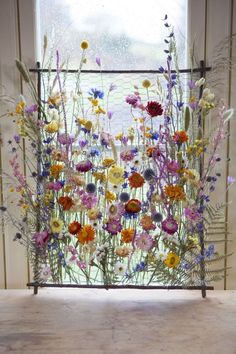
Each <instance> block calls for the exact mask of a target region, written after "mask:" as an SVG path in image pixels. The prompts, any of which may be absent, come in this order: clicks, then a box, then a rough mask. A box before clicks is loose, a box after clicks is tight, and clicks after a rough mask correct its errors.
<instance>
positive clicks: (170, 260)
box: [164, 252, 180, 268]
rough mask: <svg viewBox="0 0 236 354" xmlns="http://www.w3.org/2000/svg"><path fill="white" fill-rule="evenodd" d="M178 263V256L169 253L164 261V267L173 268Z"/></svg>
mask: <svg viewBox="0 0 236 354" xmlns="http://www.w3.org/2000/svg"><path fill="white" fill-rule="evenodd" d="M179 262H180V258H179V256H177V254H176V253H173V252H169V253H168V254H167V257H166V259H165V260H164V263H165V265H166V266H167V267H168V268H175V267H176V266H177V265H178V264H179Z"/></svg>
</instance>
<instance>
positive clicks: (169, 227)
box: [161, 216, 178, 235]
mask: <svg viewBox="0 0 236 354" xmlns="http://www.w3.org/2000/svg"><path fill="white" fill-rule="evenodd" d="M161 227H162V230H163V231H165V232H166V233H167V234H169V235H173V234H174V233H175V232H176V231H177V230H178V224H177V222H176V221H175V219H174V218H173V216H168V217H167V219H165V220H164V221H162V223H161Z"/></svg>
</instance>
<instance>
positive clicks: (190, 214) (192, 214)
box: [184, 206, 201, 221]
mask: <svg viewBox="0 0 236 354" xmlns="http://www.w3.org/2000/svg"><path fill="white" fill-rule="evenodd" d="M184 215H185V216H186V218H187V219H188V220H189V221H199V220H200V219H201V214H200V213H199V212H198V211H197V210H196V206H193V207H187V208H185V209H184Z"/></svg>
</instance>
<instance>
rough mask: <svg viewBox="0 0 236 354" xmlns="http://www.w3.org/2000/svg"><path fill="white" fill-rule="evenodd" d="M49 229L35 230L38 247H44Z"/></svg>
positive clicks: (34, 238) (34, 236) (34, 237)
mask: <svg viewBox="0 0 236 354" xmlns="http://www.w3.org/2000/svg"><path fill="white" fill-rule="evenodd" d="M48 236H49V235H48V231H42V232H35V233H34V234H33V236H32V238H33V240H34V241H35V243H36V245H37V246H38V247H43V246H44V245H45V244H46V242H47V240H48Z"/></svg>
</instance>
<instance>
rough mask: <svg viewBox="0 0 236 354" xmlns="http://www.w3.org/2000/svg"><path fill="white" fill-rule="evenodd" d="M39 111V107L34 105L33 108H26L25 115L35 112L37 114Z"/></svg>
mask: <svg viewBox="0 0 236 354" xmlns="http://www.w3.org/2000/svg"><path fill="white" fill-rule="evenodd" d="M37 110H38V106H37V105H36V104H33V105H32V106H30V107H26V108H25V113H27V114H32V113H34V112H37Z"/></svg>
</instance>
